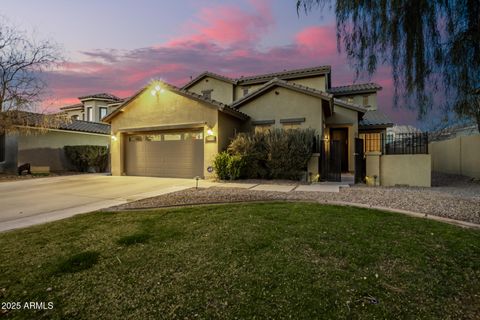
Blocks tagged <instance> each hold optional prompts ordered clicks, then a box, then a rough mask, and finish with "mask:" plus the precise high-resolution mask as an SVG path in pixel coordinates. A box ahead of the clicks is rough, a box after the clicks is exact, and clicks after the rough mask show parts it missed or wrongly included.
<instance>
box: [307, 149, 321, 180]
mask: <svg viewBox="0 0 480 320" xmlns="http://www.w3.org/2000/svg"><path fill="white" fill-rule="evenodd" d="M319 159H320V153H313V154H312V157H311V158H310V160H308V166H307V170H308V177H307V179H308V181H309V182H317V181H318V178H319V176H318V163H319Z"/></svg>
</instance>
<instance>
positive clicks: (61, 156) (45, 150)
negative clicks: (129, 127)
mask: <svg viewBox="0 0 480 320" xmlns="http://www.w3.org/2000/svg"><path fill="white" fill-rule="evenodd" d="M109 144H110V136H109V135H98V134H87V133H80V132H70V131H48V132H47V133H45V134H38V135H20V136H19V137H18V164H19V165H20V164H23V163H30V164H31V165H32V166H49V167H50V170H52V171H61V170H69V169H72V166H71V164H70V163H69V162H68V160H67V159H66V157H65V153H64V150H63V147H64V146H78V145H98V146H107V147H108V145H109Z"/></svg>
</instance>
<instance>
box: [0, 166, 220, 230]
mask: <svg viewBox="0 0 480 320" xmlns="http://www.w3.org/2000/svg"><path fill="white" fill-rule="evenodd" d="M210 185H212V183H209V182H204V181H200V186H202V187H207V186H210ZM194 186H195V180H193V179H173V178H172V179H170V178H150V177H113V176H105V175H98V174H87V175H75V176H63V177H54V178H39V179H31V180H22V181H13V182H1V183H0V232H1V231H6V230H10V229H17V228H23V227H27V226H31V225H34V224H39V223H45V222H48V221H53V220H58V219H63V218H67V217H71V216H73V215H76V214H79V213H85V212H90V211H94V210H98V209H102V208H107V207H111V206H114V205H119V204H124V203H126V202H130V201H135V200H139V199H144V198H148V197H153V196H157V195H161V194H165V193H169V192H175V191H179V190H183V189H186V188H190V187H194Z"/></svg>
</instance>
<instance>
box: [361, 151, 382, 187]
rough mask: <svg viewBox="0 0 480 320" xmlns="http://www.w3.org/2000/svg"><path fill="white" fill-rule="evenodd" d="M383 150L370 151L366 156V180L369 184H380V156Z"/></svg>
mask: <svg viewBox="0 0 480 320" xmlns="http://www.w3.org/2000/svg"><path fill="white" fill-rule="evenodd" d="M381 155H382V153H381V152H378V151H369V152H367V153H365V157H366V175H367V177H366V181H367V185H368V186H379V185H380V156H381Z"/></svg>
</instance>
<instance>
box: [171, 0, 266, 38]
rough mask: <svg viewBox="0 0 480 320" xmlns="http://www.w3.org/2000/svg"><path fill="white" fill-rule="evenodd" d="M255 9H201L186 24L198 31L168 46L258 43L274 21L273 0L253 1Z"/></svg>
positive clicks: (251, 2)
mask: <svg viewBox="0 0 480 320" xmlns="http://www.w3.org/2000/svg"><path fill="white" fill-rule="evenodd" d="M250 4H251V5H252V7H253V8H254V9H255V10H254V11H253V12H246V11H244V10H242V9H240V8H239V7H237V6H227V5H222V6H215V7H206V8H203V9H201V10H200V12H199V13H198V14H197V16H196V19H195V21H194V22H190V23H188V24H187V25H186V26H187V28H186V29H188V30H189V31H191V30H195V32H194V33H189V34H187V35H184V36H181V37H177V38H176V39H173V40H171V41H170V42H168V43H167V44H166V45H167V46H178V45H182V44H185V43H205V42H211V43H215V44H217V45H220V46H244V45H254V44H255V43H256V42H257V41H258V40H259V39H260V37H261V36H262V35H264V34H265V33H266V32H267V31H268V30H269V29H270V27H272V25H273V24H274V21H273V16H272V13H271V10H270V5H269V4H270V1H265V0H256V1H250Z"/></svg>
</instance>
